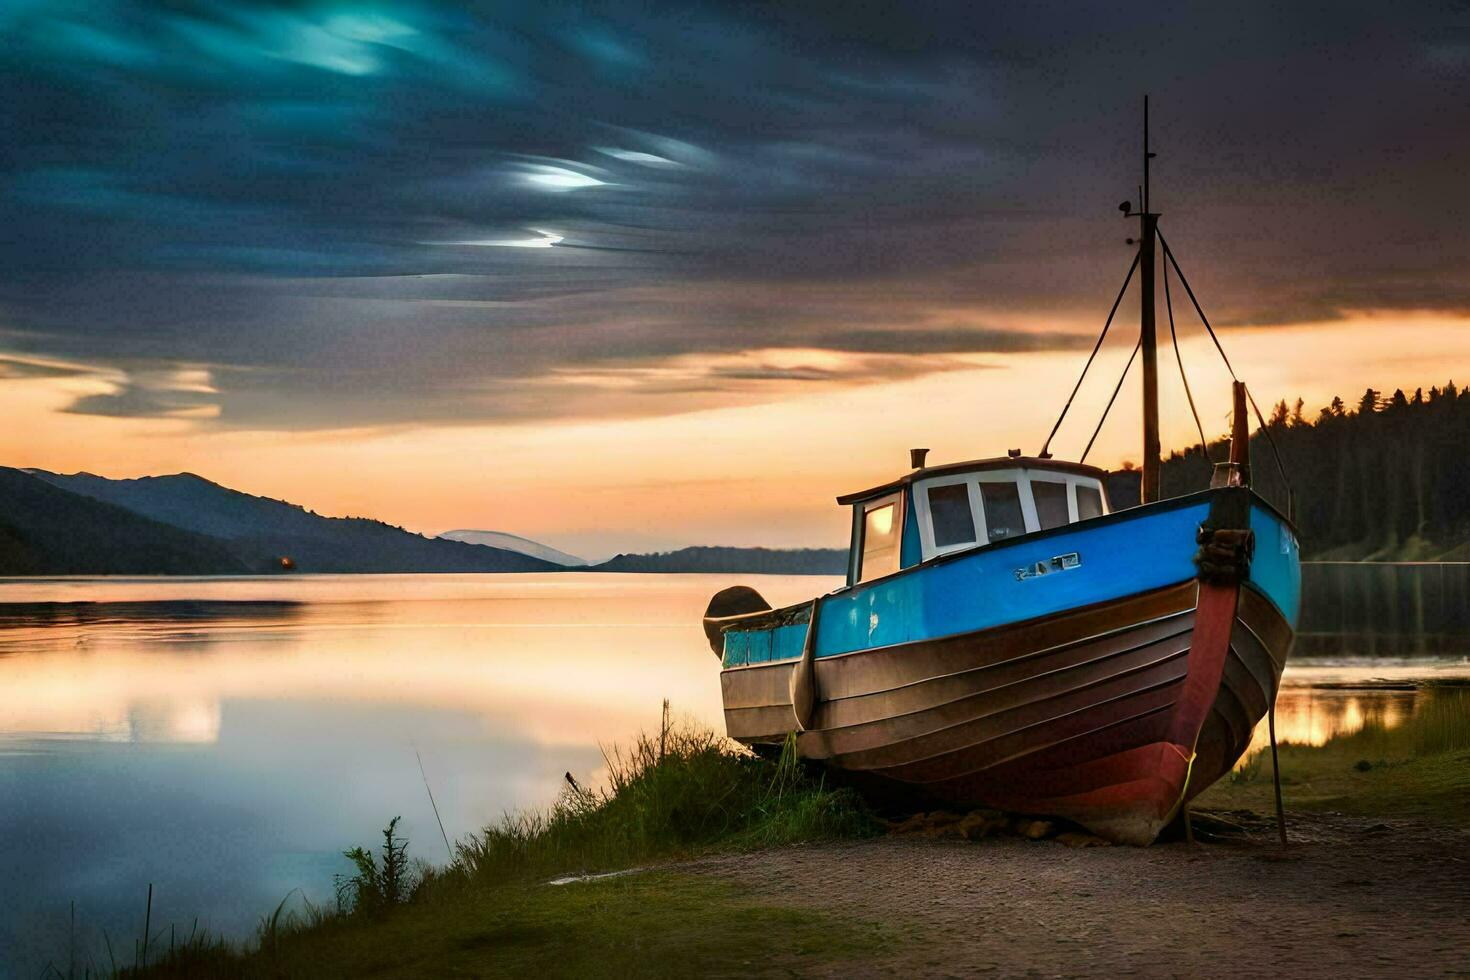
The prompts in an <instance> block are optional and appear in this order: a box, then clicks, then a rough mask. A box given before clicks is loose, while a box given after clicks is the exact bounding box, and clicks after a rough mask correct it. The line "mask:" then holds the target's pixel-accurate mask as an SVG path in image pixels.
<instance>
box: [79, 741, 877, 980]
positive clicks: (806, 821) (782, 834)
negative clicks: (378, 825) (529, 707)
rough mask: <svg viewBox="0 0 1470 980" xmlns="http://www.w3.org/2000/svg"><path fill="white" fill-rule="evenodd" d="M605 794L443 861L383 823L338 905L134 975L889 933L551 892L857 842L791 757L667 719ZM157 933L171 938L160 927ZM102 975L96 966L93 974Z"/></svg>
mask: <svg viewBox="0 0 1470 980" xmlns="http://www.w3.org/2000/svg"><path fill="white" fill-rule="evenodd" d="M608 768H609V773H610V775H609V780H608V785H607V786H606V788H603V789H597V790H591V789H587V788H584V787H581V786H579V785H577V784H576V783H575V782H573V781H572V780H571V777H570V776H568V779H567V781H568V785H567V788H566V790H565V791H564V792H563V794H562V796H561V798H560V799H559V800H558V801H557V802H556V803H555V804H554V805H553V806H552V807H551V808H550V809H548V810H546V811H544V812H533V813H522V814H515V815H511V816H508V817H507V818H505V819H504V820H503V821H502V822H501V823H499V824H497V825H494V826H491V827H489V828H487V829H486V830H484V831H482V832H481V833H479V834H476V835H473V836H472V837H470V838H469V839H467V840H464V841H462V842H460V844H459V845H458V848H457V851H458V854H457V859H456V861H455V862H454V864H453V865H451V866H450V867H448V868H438V869H436V868H430V867H427V866H424V865H421V864H419V865H415V864H414V863H413V862H412V860H411V858H410V856H409V854H408V851H407V847H406V845H405V843H404V842H403V841H401V840H400V839H399V838H398V837H397V836H396V834H395V832H394V827H393V825H392V824H390V825H389V827H388V828H387V829H386V830H385V833H384V840H383V841H382V843H381V844H380V846H378V847H377V848H376V849H373V850H368V849H366V848H357V849H353V850H352V851H349V852H347V856H348V857H349V858H350V859H351V860H352V863H353V865H354V866H355V867H356V869H357V870H356V873H355V874H352V875H350V876H344V877H342V878H341V879H339V881H338V895H339V903H338V907H337V908H336V909H333V910H318V909H306V910H304V911H301V912H297V913H294V914H291V913H286V912H284V911H278V913H277V914H276V915H274V916H271V917H270V918H268V919H267V920H266V921H265V922H263V923H262V926H261V929H260V934H259V936H258V939H257V941H256V942H255V943H253V944H250V945H248V946H242V945H237V944H230V943H225V942H220V941H217V940H214V939H211V938H209V937H203V938H200V937H195V938H194V939H193V940H192V941H190V942H189V943H187V944H183V945H175V946H174V947H173V948H172V949H170V948H168V947H167V942H166V941H165V942H164V943H163V944H162V945H163V947H164V948H163V949H160V948H159V946H160V944H159V942H158V939H157V938H154V939H151V940H150V945H151V947H152V948H153V949H154V950H155V953H154V955H153V956H152V957H151V959H152V960H153V962H152V963H151V965H150V966H149V967H148V968H147V969H138V970H134V969H132V968H131V967H128V968H124V969H118V970H113V969H111V968H110V967H109V968H108V969H104V970H102V971H100V974H101V975H104V976H106V975H117V976H128V977H131V976H147V977H201V978H212V977H220V978H225V977H228V978H244V977H334V976H342V977H347V976H362V975H366V974H369V973H371V974H372V975H374V976H455V975H473V976H512V975H515V976H524V975H526V974H528V973H531V972H535V973H538V974H542V975H548V976H586V975H589V974H595V975H602V976H606V975H613V976H617V975H640V976H647V975H655V976H661V975H670V976H672V975H674V974H676V973H678V974H686V975H687V974H688V972H689V971H690V969H691V966H692V964H698V969H699V972H701V973H715V974H719V973H729V974H742V975H745V974H751V973H781V972H785V971H789V970H790V969H791V968H793V967H799V966H800V965H801V964H802V963H805V962H810V961H812V960H813V958H817V959H819V960H820V962H822V963H824V964H831V963H841V962H843V961H844V960H846V959H848V958H855V957H861V956H866V955H869V954H871V953H873V952H875V951H878V950H880V949H882V948H885V947H886V946H888V945H890V944H891V943H892V942H893V941H894V940H893V937H892V936H891V935H889V934H886V933H883V932H881V931H875V930H874V929H873V928H872V927H871V926H858V925H855V924H852V923H848V922H844V921H841V920H838V919H835V918H833V917H831V916H827V915H822V914H818V913H814V912H801V911H793V910H790V909H783V908H777V907H774V906H770V905H766V904H762V903H761V901H760V899H759V896H756V895H752V894H749V893H747V892H743V891H741V890H739V889H737V888H734V887H732V886H729V885H725V884H722V883H719V882H715V881H710V880H706V879H703V878H698V877H694V876H689V875H679V874H675V873H670V872H667V871H651V872H644V873H640V874H635V875H628V876H619V877H612V878H606V879H602V880H596V881H583V882H576V883H572V884H567V885H559V886H550V885H547V884H545V882H546V881H547V880H548V879H549V878H553V877H556V876H562V875H586V874H596V873H598V872H608V871H618V870H627V869H629V868H638V867H644V866H649V865H658V864H661V863H664V862H668V861H672V860H676V859H681V858H688V857H693V856H698V855H700V854H704V853H709V852H712V851H718V850H729V849H742V848H754V847H765V846H772V845H780V844H790V843H797V842H801V841H815V840H829V839H833V838H840V837H861V836H866V835H871V834H874V833H877V832H878V829H879V828H878V825H877V823H876V821H874V820H873V818H872V817H871V816H870V815H869V814H868V813H867V811H866V810H865V808H864V807H863V805H862V803H861V801H860V800H859V799H858V797H857V796H855V795H854V794H853V793H852V792H851V791H849V790H834V789H831V788H829V787H827V786H826V785H825V783H824V781H823V780H822V778H821V777H820V776H819V775H813V774H811V773H809V772H808V771H807V770H806V769H805V768H804V767H803V766H802V765H801V764H800V763H799V762H798V761H797V759H796V757H795V753H794V750H793V747H792V746H790V745H788V746H787V750H786V751H785V752H784V753H783V754H782V756H781V758H780V759H779V760H775V761H768V760H763V759H759V758H756V757H754V756H752V755H750V754H749V753H747V752H745V751H744V750H741V749H738V748H737V747H735V746H734V744H733V743H731V742H729V741H728V740H726V739H723V738H721V737H719V736H716V735H714V734H713V733H710V732H707V731H701V730H694V729H680V728H674V729H669V728H665V729H664V730H662V731H661V732H659V733H658V734H656V735H653V736H647V737H643V738H640V739H638V740H637V741H636V742H635V743H634V744H633V745H632V746H630V747H627V748H625V749H624V750H621V751H614V752H613V753H611V754H610V755H609V757H608ZM159 935H160V936H163V935H167V933H166V932H164V933H160V934H159ZM98 973H99V971H96V970H94V971H93V974H92V975H94V976H96V975H98Z"/></svg>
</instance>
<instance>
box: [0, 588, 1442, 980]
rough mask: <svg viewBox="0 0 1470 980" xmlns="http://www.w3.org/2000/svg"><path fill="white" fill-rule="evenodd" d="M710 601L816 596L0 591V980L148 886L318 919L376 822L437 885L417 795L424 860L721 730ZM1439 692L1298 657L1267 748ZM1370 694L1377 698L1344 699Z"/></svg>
mask: <svg viewBox="0 0 1470 980" xmlns="http://www.w3.org/2000/svg"><path fill="white" fill-rule="evenodd" d="M735 579H738V580H740V581H744V582H748V583H749V584H752V585H754V586H755V587H757V588H758V589H759V590H760V591H761V592H762V593H763V594H764V595H765V596H766V598H767V599H768V600H770V601H771V602H773V603H775V604H778V605H779V604H783V603H787V602H795V601H798V600H801V599H805V598H808V597H810V596H812V595H815V594H818V593H821V592H824V591H827V590H828V589H830V588H832V587H834V586H835V585H837V584H839V583H838V581H837V580H836V579H828V578H820V577H771V576H731V575H709V576H707V575H615V574H574V573H568V574H556V575H409V576H363V575H356V576H300V577H291V578H279V577H277V578H257V579H48V580H38V579H28V580H0V804H3V805H0V840H3V841H4V842H5V846H4V847H3V848H0V976H8V975H11V974H20V975H35V974H37V973H38V972H39V971H40V969H41V968H42V967H43V966H44V964H45V963H46V961H47V960H48V959H54V958H56V957H58V956H60V957H62V958H63V959H64V957H65V955H66V949H67V935H68V915H69V907H70V906H69V903H71V902H75V907H76V921H77V933H78V936H79V945H81V946H83V948H86V949H96V948H97V946H98V944H99V943H100V940H101V932H102V930H103V929H106V930H107V932H108V934H109V935H110V936H111V937H113V943H114V947H115V948H117V949H118V951H119V955H120V956H121V955H122V954H123V947H126V958H127V961H128V962H131V959H130V957H131V942H132V937H134V936H136V935H138V934H139V932H140V930H141V927H142V915H143V906H144V896H145V894H146V892H147V888H148V885H149V883H150V882H151V883H152V884H153V886H154V902H153V923H154V925H155V929H156V928H157V927H158V926H159V924H160V923H162V924H167V923H178V924H179V925H180V927H181V928H182V929H183V930H184V931H185V932H187V930H188V928H189V926H190V924H191V923H192V922H193V920H194V918H195V917H196V916H197V917H198V919H199V924H200V925H201V926H205V925H207V926H208V927H210V928H211V929H215V930H219V931H223V932H225V933H226V934H229V935H235V936H242V935H246V934H248V933H249V932H250V930H251V929H253V927H254V925H255V923H256V922H257V921H258V920H259V918H260V917H261V915H262V914H264V913H266V912H269V911H270V910H271V909H273V908H274V907H275V906H276V904H277V903H279V902H280V901H281V900H282V898H283V897H285V896H286V895H287V894H288V893H293V892H295V893H296V894H299V895H301V896H304V897H306V898H307V899H309V900H311V901H313V902H317V903H329V902H330V901H331V898H332V876H333V875H334V874H337V873H340V872H344V871H346V870H347V864H346V861H345V860H344V859H343V858H342V856H341V852H342V850H343V849H344V848H346V847H350V846H352V845H354V844H363V845H369V844H372V843H373V842H374V841H375V839H376V838H377V837H378V835H379V832H380V830H381V828H382V827H383V825H384V824H385V823H387V821H388V820H389V819H390V818H392V817H393V816H395V815H400V814H401V815H402V817H403V820H402V822H401V824H400V825H399V827H400V832H401V833H402V834H403V835H404V836H406V837H407V838H409V840H410V842H411V843H410V854H412V855H416V856H418V857H422V858H425V859H427V860H430V861H433V862H443V861H445V860H446V859H447V857H448V855H447V854H446V851H445V847H444V841H443V838H442V837H441V836H440V833H439V829H438V826H437V824H436V823H435V819H434V814H433V811H432V810H431V808H430V805H429V800H428V796H427V794H426V793H425V788H424V779H425V777H427V779H428V782H429V785H430V786H431V787H432V789H433V793H434V798H435V800H436V801H437V803H438V806H439V811H440V814H441V816H442V818H443V821H444V827H445V830H446V831H447V833H448V835H449V837H450V838H451V840H452V839H454V838H455V837H459V836H463V835H465V834H468V833H470V832H472V831H474V830H477V829H478V828H480V827H481V826H483V825H484V824H485V823H487V822H489V821H492V820H494V819H496V818H497V817H498V815H499V814H501V813H502V812H504V811H506V810H509V809H515V808H523V807H539V806H543V805H545V804H546V803H548V802H550V801H551V800H552V799H553V798H554V797H555V795H556V793H557V792H558V790H559V789H560V788H561V786H562V785H563V782H562V774H563V773H564V772H568V771H570V772H571V773H573V774H574V775H575V776H576V777H577V778H578V779H579V780H582V781H589V780H590V781H593V782H595V781H596V780H597V779H598V778H599V776H600V773H601V770H602V766H603V763H602V755H601V751H600V749H599V743H602V744H608V743H612V742H617V741H620V740H624V739H626V738H628V737H629V736H631V735H633V734H634V733H636V732H637V731H638V730H640V729H651V728H655V727H657V725H658V719H659V711H660V703H661V701H662V699H663V698H665V697H667V698H669V699H670V700H671V701H672V702H673V707H674V711H675V714H676V716H684V717H688V718H693V719H695V720H697V721H699V722H701V723H704V724H707V725H710V726H713V727H715V728H717V729H720V730H723V722H722V720H721V715H720V692H719V678H718V668H717V662H716V660H715V658H714V656H713V655H712V654H711V653H710V651H709V647H708V645H707V644H706V642H705V639H704V636H703V633H702V631H701V629H700V625H699V619H700V616H701V614H702V613H703V611H704V606H705V603H706V601H707V600H708V598H709V596H710V595H711V594H712V593H713V592H714V591H716V590H717V589H718V588H720V587H723V586H724V585H728V584H730V583H731V582H732V580H735ZM1467 674H1470V666H1467V663H1466V661H1465V658H1464V657H1463V656H1454V655H1450V656H1443V655H1441V656H1439V657H1436V658H1433V659H1425V658H1400V659H1396V660H1368V659H1366V658H1357V659H1355V658H1354V657H1353V656H1352V655H1351V651H1350V647H1349V655H1347V656H1340V657H1338V658H1336V659H1332V660H1323V659H1312V660H1302V661H1299V662H1298V663H1296V664H1294V665H1293V666H1292V667H1291V668H1290V669H1289V671H1288V676H1287V686H1286V687H1285V688H1284V689H1283V691H1282V695H1281V699H1280V702H1279V708H1278V720H1277V730H1278V734H1279V736H1280V737H1281V738H1282V740H1289V741H1300V742H1312V743H1316V744H1320V743H1321V742H1323V741H1326V740H1327V739H1329V738H1332V737H1333V736H1334V735H1338V734H1343V733H1347V732H1351V731H1354V730H1356V729H1357V728H1360V727H1362V726H1363V725H1364V724H1369V723H1376V724H1382V725H1385V726H1387V727H1392V726H1393V725H1394V724H1397V723H1398V722H1399V721H1401V720H1402V719H1404V718H1407V717H1409V716H1410V715H1411V714H1412V713H1413V711H1414V710H1415V705H1416V703H1417V699H1418V698H1419V697H1420V694H1419V693H1418V692H1416V691H1414V690H1413V689H1412V686H1411V683H1410V682H1412V681H1414V680H1417V679H1421V678H1425V677H1449V676H1456V677H1464V676H1466V675H1467ZM1373 678H1385V679H1390V680H1398V681H1402V682H1404V689H1401V690H1383V689H1364V688H1355V687H1354V685H1357V684H1361V683H1363V682H1366V681H1367V680H1369V679H1373ZM1317 685H1328V686H1325V687H1324V686H1317ZM1262 737H1264V736H1262ZM419 758H422V764H423V774H422V775H421V773H420V769H419ZM297 890H299V891H297ZM294 900H295V899H294V898H293V901H294ZM103 955H104V959H103V960H102V961H101V962H102V963H103V964H104V965H105V954H103Z"/></svg>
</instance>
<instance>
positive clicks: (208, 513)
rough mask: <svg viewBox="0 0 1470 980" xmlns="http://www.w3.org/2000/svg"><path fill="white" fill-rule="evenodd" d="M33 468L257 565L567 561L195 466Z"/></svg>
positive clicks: (513, 565)
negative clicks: (409, 526)
mask: <svg viewBox="0 0 1470 980" xmlns="http://www.w3.org/2000/svg"><path fill="white" fill-rule="evenodd" d="M25 473H27V474H29V475H30V476H32V477H34V478H35V479H36V480H37V482H44V483H45V484H49V485H50V486H53V487H56V488H59V489H61V490H65V491H68V492H70V493H72V494H74V495H78V496H81V497H86V498H91V499H92V500H95V501H102V502H105V503H107V504H111V505H114V506H115V507H119V508H125V509H126V510H127V511H130V512H132V513H133V514H135V515H140V516H142V517H144V518H147V519H149V520H150V521H154V522H158V523H160V524H164V525H171V526H173V527H174V528H178V529H182V530H183V531H186V532H193V533H194V534H195V535H204V536H206V537H208V538H210V539H215V540H217V541H220V542H223V543H224V544H225V545H226V546H227V548H228V551H229V553H230V554H231V555H232V556H233V558H232V560H233V562H234V564H236V565H243V566H244V568H245V569H246V570H248V571H251V572H268V571H278V570H279V569H280V568H281V564H282V559H283V558H286V557H289V558H290V559H291V562H292V563H293V565H294V567H295V569H296V570H297V571H301V572H537V571H555V570H556V569H557V568H559V567H560V566H558V565H556V564H553V563H552V562H547V561H542V560H541V559H539V558H533V557H531V556H529V555H524V554H520V553H518V552H514V551H507V550H502V549H499V548H488V547H485V546H483V545H477V544H467V543H465V542H462V541H446V540H440V539H437V538H426V537H424V536H423V535H421V534H414V533H412V532H410V531H406V530H404V529H403V528H400V527H393V526H392V525H389V524H385V523H383V522H382V521H374V520H368V519H366V518H361V517H322V516H321V515H319V514H315V513H313V512H312V511H309V510H307V509H306V508H304V507H301V506H299V505H297V504H292V503H287V502H286V501H283V500H273V499H271V498H269V497H257V496H253V495H251V494H248V493H241V492H240V491H238V490H231V489H230V488H228V487H224V486H220V485H219V484H218V483H214V482H211V481H210V480H206V479H204V478H203V477H201V476H196V475H194V474H193V473H178V474H175V475H172V476H145V477H141V478H138V479H132V480H109V479H107V478H105V477H100V476H95V475H93V474H91V473H75V474H70V475H62V474H58V473H51V472H48V471H46V470H27V471H25ZM6 511H7V502H4V501H0V520H3V519H4V517H5V515H6ZM159 571H161V570H159Z"/></svg>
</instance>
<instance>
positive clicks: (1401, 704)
mask: <svg viewBox="0 0 1470 980" xmlns="http://www.w3.org/2000/svg"><path fill="white" fill-rule="evenodd" d="M1425 678H1437V679H1440V680H1461V679H1465V678H1470V664H1467V663H1466V662H1465V661H1464V660H1463V659H1461V660H1426V661H1419V662H1417V663H1414V662H1412V661H1397V662H1392V663H1385V664H1365V663H1361V662H1357V663H1351V662H1350V663H1330V662H1321V661H1319V662H1311V661H1308V662H1307V663H1305V664H1288V665H1287V668H1286V675H1285V677H1283V678H1282V684H1281V691H1280V693H1279V694H1278V695H1277V698H1276V740H1277V743H1278V744H1286V743H1288V742H1290V743H1293V744H1296V745H1325V744H1326V743H1327V742H1328V741H1330V740H1331V739H1334V738H1338V737H1340V736H1344V735H1351V734H1353V733H1354V732H1357V731H1361V730H1362V729H1363V728H1365V727H1368V726H1369V725H1372V726H1375V727H1377V728H1382V729H1384V730H1386V731H1388V730H1392V729H1394V728H1397V727H1398V726H1399V725H1401V724H1403V723H1404V722H1405V721H1407V720H1408V719H1409V718H1410V717H1412V716H1413V714H1414V712H1415V710H1416V709H1417V708H1418V707H1419V705H1421V704H1422V703H1423V702H1424V701H1425V700H1426V699H1427V698H1429V697H1432V696H1433V693H1432V692H1430V691H1425V690H1414V689H1412V688H1411V687H1410V685H1411V684H1412V683H1413V682H1415V681H1418V680H1423V679H1425ZM1270 744H1271V742H1270V733H1269V730H1268V728H1267V722H1266V719H1264V718H1263V719H1261V723H1260V724H1259V725H1257V726H1256V730H1255V733H1254V734H1253V735H1252V737H1251V745H1250V748H1249V749H1248V750H1247V751H1246V754H1245V756H1244V757H1242V759H1241V761H1240V763H1239V764H1240V765H1244V764H1245V763H1246V762H1247V761H1248V760H1249V759H1250V757H1251V755H1252V754H1253V753H1254V752H1256V751H1258V750H1260V749H1263V748H1266V747H1268V746H1269V745H1270Z"/></svg>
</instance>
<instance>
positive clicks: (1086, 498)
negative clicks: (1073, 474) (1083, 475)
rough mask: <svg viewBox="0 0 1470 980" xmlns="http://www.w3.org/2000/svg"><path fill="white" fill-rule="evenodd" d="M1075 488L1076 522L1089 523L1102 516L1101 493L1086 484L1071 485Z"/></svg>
mask: <svg viewBox="0 0 1470 980" xmlns="http://www.w3.org/2000/svg"><path fill="white" fill-rule="evenodd" d="M1073 486H1075V487H1076V488H1077V520H1079V521H1090V520H1092V519H1093V518H1094V517H1101V516H1102V515H1103V502H1102V491H1101V490H1100V489H1098V488H1097V487H1095V486H1092V485H1090V484H1087V483H1076V484H1073Z"/></svg>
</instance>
